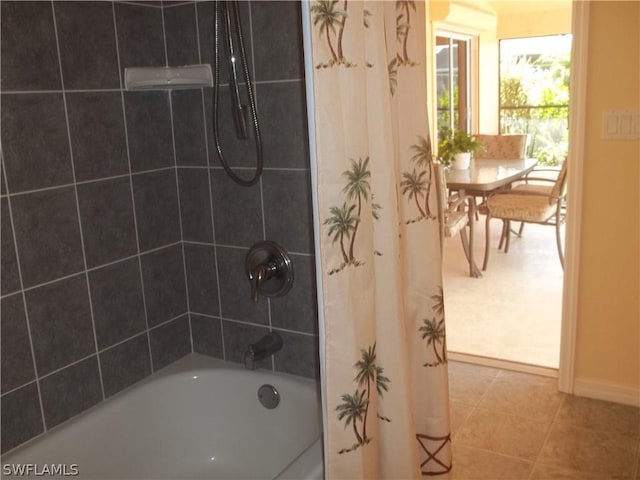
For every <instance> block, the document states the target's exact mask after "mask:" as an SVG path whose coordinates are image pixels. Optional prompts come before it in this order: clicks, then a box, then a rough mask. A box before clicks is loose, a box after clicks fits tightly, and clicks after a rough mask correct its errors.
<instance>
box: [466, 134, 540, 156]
mask: <svg viewBox="0 0 640 480" xmlns="http://www.w3.org/2000/svg"><path fill="white" fill-rule="evenodd" d="M528 137H529V136H528V135H527V134H510V135H485V134H478V135H476V140H478V142H479V143H480V144H481V145H482V148H481V149H480V151H479V152H477V153H476V154H475V155H474V156H475V158H495V159H496V160H517V159H522V158H525V156H526V150H527V140H528Z"/></svg>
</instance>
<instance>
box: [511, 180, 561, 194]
mask: <svg viewBox="0 0 640 480" xmlns="http://www.w3.org/2000/svg"><path fill="white" fill-rule="evenodd" d="M552 188H553V186H552V185H535V184H533V183H523V184H521V185H517V186H515V187H513V188H512V189H511V192H512V193H526V194H533V195H546V196H549V194H550V193H551V189H552Z"/></svg>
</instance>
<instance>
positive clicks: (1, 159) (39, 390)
mask: <svg viewBox="0 0 640 480" xmlns="http://www.w3.org/2000/svg"><path fill="white" fill-rule="evenodd" d="M0 162H2V170H3V171H4V175H3V176H4V183H5V190H6V191H7V193H9V180H8V179H7V173H6V172H7V169H6V168H5V165H4V155H2V156H0ZM7 209H8V210H9V222H10V224H11V234H12V239H13V248H14V251H15V254H16V267H17V270H18V281H19V283H20V291H19V292H18V293H19V294H20V295H21V296H22V308H23V310H24V318H25V324H26V326H27V337H28V339H29V349H30V351H31V361H32V363H33V375H34V379H33V381H34V382H35V383H36V391H37V393H38V405H39V407H40V420H41V422H42V423H41V425H42V429H43V430H42V431H43V432H46V431H47V421H46V417H45V415H44V403H43V401H42V387H41V385H40V379H39V375H38V364H37V362H36V353H35V347H34V345H33V334H32V332H31V319H30V316H29V309H28V308H27V293H26V292H25V290H24V280H23V275H22V266H21V264H20V249H19V248H18V238H17V236H16V226H15V222H14V220H13V207H12V206H11V198H10V197H9V196H7Z"/></svg>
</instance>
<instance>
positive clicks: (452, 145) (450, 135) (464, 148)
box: [438, 130, 482, 170]
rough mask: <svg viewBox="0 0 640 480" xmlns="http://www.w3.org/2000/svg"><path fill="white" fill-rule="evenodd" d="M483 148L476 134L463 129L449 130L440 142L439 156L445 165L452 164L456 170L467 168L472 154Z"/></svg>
mask: <svg viewBox="0 0 640 480" xmlns="http://www.w3.org/2000/svg"><path fill="white" fill-rule="evenodd" d="M481 148H482V144H481V143H480V142H478V140H477V139H476V137H475V135H472V134H470V133H467V132H463V131H462V130H456V131H455V132H451V130H447V131H445V132H444V134H443V135H442V136H441V140H440V142H439V143H438V156H439V157H440V161H441V163H442V164H443V165H445V166H449V165H452V166H453V169H454V170H466V169H467V168H469V165H470V163H471V154H472V153H475V152H477V151H479V150H480V149H481Z"/></svg>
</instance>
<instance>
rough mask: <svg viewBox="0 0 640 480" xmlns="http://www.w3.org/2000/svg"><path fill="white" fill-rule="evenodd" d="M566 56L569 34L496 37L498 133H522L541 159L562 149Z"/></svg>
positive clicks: (549, 159) (552, 160)
mask: <svg viewBox="0 0 640 480" xmlns="http://www.w3.org/2000/svg"><path fill="white" fill-rule="evenodd" d="M570 57H571V35H570V34H567V35H553V36H546V37H533V38H517V39H510V40H501V41H500V133H528V134H529V146H528V148H527V156H530V157H535V158H537V159H538V161H539V162H540V163H541V164H545V165H557V164H558V163H559V162H561V161H562V160H563V159H564V158H565V157H566V155H567V152H568V145H569V71H570V68H569V67H570Z"/></svg>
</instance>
